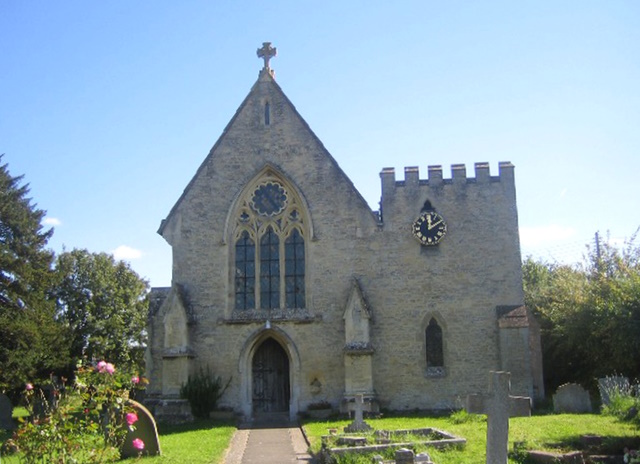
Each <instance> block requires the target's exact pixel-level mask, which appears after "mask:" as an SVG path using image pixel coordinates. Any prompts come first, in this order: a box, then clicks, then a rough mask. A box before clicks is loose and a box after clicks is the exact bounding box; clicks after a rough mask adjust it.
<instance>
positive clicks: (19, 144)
mask: <svg viewBox="0 0 640 464" xmlns="http://www.w3.org/2000/svg"><path fill="white" fill-rule="evenodd" d="M639 25H640V2H637V1H632V0H629V1H606V2H603V1H588V0H587V1H563V2H557V1H543V0H540V1H535V2H534V1H522V2H520V1H518V2H516V1H485V2H478V1H451V2H436V1H426V0H423V1H399V2H388V1H385V2H382V1H372V0H368V1H349V2H346V1H330V0H325V1H322V2H304V1H277V0H275V1H270V2H257V1H234V2H231V1H228V2H223V1H216V2H213V1H201V0H193V1H184V2H175V1H136V2H130V1H125V0H111V1H108V2H87V1H80V0H78V1H66V0H60V1H58V2H50V1H44V0H40V1H36V0H34V1H28V2H25V1H18V0H13V1H10V0H2V1H0V66H1V67H2V73H0V153H4V154H5V155H4V158H3V161H4V162H5V163H8V164H9V169H10V171H11V173H12V174H13V175H19V174H24V175H25V180H26V181H27V182H28V183H29V184H30V186H31V196H32V197H33V200H34V202H35V203H37V204H38V207H40V208H42V209H44V210H46V211H47V213H48V214H47V223H49V224H51V225H53V226H54V228H55V232H54V235H53V238H52V240H51V241H50V246H51V247H52V248H53V249H54V250H55V251H57V252H59V251H61V250H62V248H63V246H64V247H66V249H68V250H70V249H73V248H87V249H88V250H90V251H95V252H98V251H106V252H114V253H115V254H116V256H117V257H120V258H122V259H125V260H127V261H128V262H130V263H131V266H132V267H133V269H135V270H136V271H137V272H138V273H139V274H140V275H141V276H143V277H145V278H147V279H149V280H150V282H151V284H152V285H153V286H165V285H169V283H170V280H171V250H170V247H169V245H168V244H166V242H164V240H163V239H162V238H161V237H160V236H159V235H157V233H156V231H157V229H158V227H159V225H160V221H161V220H162V219H163V218H164V217H166V215H167V214H168V212H169V211H170V209H171V207H172V206H173V205H174V203H175V202H176V201H177V199H178V198H179V196H180V194H181V193H182V191H183V189H184V188H185V187H186V185H187V183H188V182H189V181H190V179H191V178H192V176H193V175H194V174H195V172H196V170H197V168H198V166H199V165H200V163H201V162H202V161H203V160H204V158H205V157H206V155H207V154H208V152H209V150H210V149H211V147H212V146H213V144H214V143H215V141H216V140H217V139H218V137H219V136H220V134H221V133H222V130H223V129H224V127H225V126H226V124H227V122H228V121H229V120H230V119H231V117H232V116H233V114H234V112H235V110H236V109H237V107H238V106H239V105H240V103H241V102H242V100H243V99H244V97H245V96H246V94H247V93H248V92H249V89H250V88H251V86H252V85H253V83H254V82H255V80H256V79H257V77H258V71H259V69H260V68H261V67H262V61H261V60H259V59H258V58H257V57H256V49H257V48H258V47H259V46H260V45H261V44H262V42H264V41H271V42H273V45H274V46H276V47H277V48H278V57H277V58H275V59H274V60H273V61H272V67H273V68H274V69H275V71H276V79H277V81H278V83H279V84H280V86H281V87H282V89H283V90H284V92H285V93H286V94H287V96H288V97H289V98H290V100H291V101H292V102H293V104H294V105H295V106H296V108H297V109H298V111H299V112H300V114H301V115H302V116H303V117H304V118H305V119H306V121H307V122H308V123H309V125H310V127H311V128H312V129H313V130H314V132H315V133H316V135H317V136H318V137H319V138H320V140H322V141H323V143H324V144H325V146H326V148H327V149H328V150H329V152H330V153H331V154H332V155H333V156H334V158H335V159H336V160H337V161H338V163H339V164H340V166H341V167H342V168H343V170H344V171H345V172H346V173H347V175H348V176H349V177H350V178H351V179H352V180H353V182H354V184H355V185H356V187H357V188H358V189H359V190H360V192H361V193H362V194H363V196H364V197H365V199H366V200H367V201H368V202H369V204H370V206H371V207H372V208H373V209H377V207H378V201H379V197H380V179H379V173H380V171H381V170H382V168H383V167H395V168H396V172H397V178H398V179H402V177H403V168H404V167H405V166H419V167H420V175H421V177H422V178H426V176H427V166H428V165H432V164H441V165H443V166H444V170H445V176H446V177H450V168H449V166H450V165H451V164H454V163H465V164H466V165H467V172H468V174H469V175H471V174H472V173H473V163H474V162H480V161H488V162H490V164H491V173H492V175H497V168H498V162H499V161H511V162H512V163H513V164H515V166H516V188H517V196H518V207H519V223H520V228H521V242H522V251H523V256H527V255H532V256H534V257H536V258H543V259H546V260H549V261H558V262H576V261H579V260H580V259H581V256H582V254H583V253H584V251H585V245H586V244H588V243H593V240H594V234H595V233H596V232H597V231H599V232H600V233H601V236H602V237H605V238H606V236H607V233H609V237H610V240H612V241H614V243H619V242H620V241H621V240H623V239H624V238H628V237H630V236H631V235H632V234H633V233H634V232H635V231H636V229H637V228H638V227H640V213H639V211H640V200H639V198H640V182H638V176H639V173H640V84H639V83H640V27H639Z"/></svg>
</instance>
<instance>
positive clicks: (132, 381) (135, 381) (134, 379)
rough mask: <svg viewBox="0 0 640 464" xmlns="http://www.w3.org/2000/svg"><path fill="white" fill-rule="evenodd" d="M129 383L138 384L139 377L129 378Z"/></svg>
mask: <svg viewBox="0 0 640 464" xmlns="http://www.w3.org/2000/svg"><path fill="white" fill-rule="evenodd" d="M131 383H132V384H134V385H138V384H139V383H140V377H138V376H137V375H136V376H135V377H131Z"/></svg>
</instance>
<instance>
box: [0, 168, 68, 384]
mask: <svg viewBox="0 0 640 464" xmlns="http://www.w3.org/2000/svg"><path fill="white" fill-rule="evenodd" d="M1 159H2V156H0V160H1ZM22 179H23V176H18V177H12V176H11V174H10V173H9V169H8V166H7V165H6V164H4V165H1V166H0V389H6V388H10V387H15V386H17V385H19V384H21V383H24V382H25V380H26V379H33V378H34V377H35V376H37V375H38V374H41V375H43V374H45V373H48V371H50V370H54V369H57V368H60V367H62V366H64V365H66V364H67V363H68V358H67V357H66V350H65V335H66V334H65V332H64V330H63V328H62V326H61V325H60V324H58V323H57V322H56V321H55V306H54V303H53V301H52V300H51V299H50V298H49V290H50V288H51V284H52V278H53V273H52V270H51V264H52V261H53V253H52V252H51V251H50V250H48V249H46V248H45V247H46V245H47V243H48V241H49V238H50V237H51V235H52V234H53V230H52V229H49V230H43V227H42V224H41V222H42V218H43V217H44V215H45V212H44V211H42V210H39V209H37V208H36V207H35V205H33V204H32V203H31V200H30V199H29V198H27V194H28V193H29V187H28V185H26V184H25V185H21V182H22ZM52 346H56V347H58V349H56V350H51V347H52Z"/></svg>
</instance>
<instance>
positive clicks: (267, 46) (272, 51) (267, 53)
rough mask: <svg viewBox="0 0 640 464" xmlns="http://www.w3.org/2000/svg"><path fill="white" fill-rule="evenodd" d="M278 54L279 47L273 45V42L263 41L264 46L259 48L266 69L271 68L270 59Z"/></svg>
mask: <svg viewBox="0 0 640 464" xmlns="http://www.w3.org/2000/svg"><path fill="white" fill-rule="evenodd" d="M277 54H278V49H277V48H275V47H272V46H271V42H262V48H259V49H258V58H262V59H263V60H264V69H270V68H269V60H270V59H271V58H273V57H274V56H276V55H277Z"/></svg>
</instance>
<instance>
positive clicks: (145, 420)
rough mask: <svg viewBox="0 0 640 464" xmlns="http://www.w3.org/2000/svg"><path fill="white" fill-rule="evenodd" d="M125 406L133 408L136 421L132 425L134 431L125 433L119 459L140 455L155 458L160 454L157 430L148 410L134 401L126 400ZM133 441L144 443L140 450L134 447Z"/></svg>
mask: <svg viewBox="0 0 640 464" xmlns="http://www.w3.org/2000/svg"><path fill="white" fill-rule="evenodd" d="M127 404H128V405H129V406H131V407H133V409H134V412H135V413H136V415H137V416H138V420H137V421H136V422H135V423H134V424H133V426H134V427H135V430H133V431H131V430H129V431H128V433H127V438H126V439H125V441H124V444H123V445H122V449H121V450H120V457H121V458H122V459H126V458H133V457H138V456H140V455H142V456H156V455H159V454H161V452H160V440H159V439H158V428H157V427H156V421H155V420H154V418H153V416H152V415H151V413H150V412H149V410H148V409H147V408H145V407H144V406H143V405H142V404H140V403H138V402H137V401H134V400H128V401H127ZM135 440H142V443H144V448H143V449H142V450H140V449H138V448H136V447H135V443H136V442H135ZM138 443H139V442H138Z"/></svg>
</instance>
